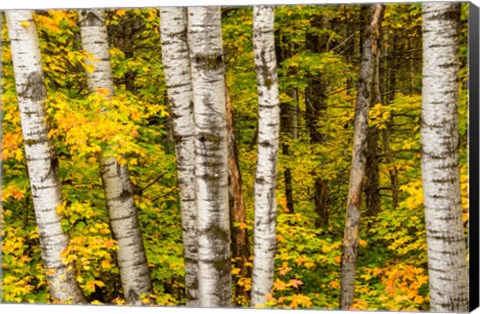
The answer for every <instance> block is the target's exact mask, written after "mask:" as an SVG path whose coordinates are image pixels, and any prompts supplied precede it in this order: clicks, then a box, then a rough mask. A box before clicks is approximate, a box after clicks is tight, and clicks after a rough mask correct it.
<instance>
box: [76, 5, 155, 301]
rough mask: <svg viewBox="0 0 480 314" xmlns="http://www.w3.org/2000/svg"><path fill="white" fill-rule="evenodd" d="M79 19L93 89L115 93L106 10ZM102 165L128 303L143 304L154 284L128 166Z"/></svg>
mask: <svg viewBox="0 0 480 314" xmlns="http://www.w3.org/2000/svg"><path fill="white" fill-rule="evenodd" d="M79 19H80V33H81V38H82V47H83V49H84V50H85V51H86V52H87V53H90V54H91V55H92V56H93V57H94V58H95V60H94V61H92V60H87V63H90V64H93V66H94V70H93V72H91V73H88V86H89V88H90V91H91V92H92V93H94V92H96V91H97V90H98V89H99V88H107V89H108V90H109V91H110V96H112V95H113V94H114V88H113V79H112V69H111V65H110V53H109V51H108V37H107V36H108V35H107V28H106V25H105V18H104V11H103V10H100V9H96V10H80V11H79ZM100 169H101V176H102V181H103V186H104V189H105V198H106V201H107V208H108V215H109V218H110V225H111V228H112V234H113V237H114V239H115V240H116V241H117V245H118V251H117V260H118V266H119V268H120V278H121V280H122V288H123V294H124V296H125V298H126V300H127V301H128V302H129V303H133V304H141V298H140V296H141V295H142V294H149V293H151V292H152V284H151V281H150V274H149V271H148V264H147V258H146V255H145V249H144V246H143V240H142V235H141V233H140V226H139V223H138V219H137V214H136V208H135V202H134V200H133V187H132V183H131V181H130V176H129V173H128V168H127V166H122V165H120V164H119V163H118V161H117V160H116V159H115V158H106V157H102V158H101V161H100Z"/></svg>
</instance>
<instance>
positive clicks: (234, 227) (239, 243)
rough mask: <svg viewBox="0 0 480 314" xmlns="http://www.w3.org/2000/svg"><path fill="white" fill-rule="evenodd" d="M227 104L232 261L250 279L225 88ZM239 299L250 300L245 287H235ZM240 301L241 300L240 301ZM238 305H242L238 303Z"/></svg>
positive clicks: (240, 184)
mask: <svg viewBox="0 0 480 314" xmlns="http://www.w3.org/2000/svg"><path fill="white" fill-rule="evenodd" d="M225 92H226V102H227V133H228V178H229V179H228V181H229V193H228V194H229V205H230V228H231V232H232V235H231V237H232V242H231V250H232V260H234V263H235V268H239V269H240V273H239V274H240V276H242V277H244V278H248V277H250V276H251V268H248V267H247V266H246V265H245V263H246V262H248V260H249V259H250V244H249V241H248V232H247V228H246V223H245V220H246V212H245V203H244V200H243V192H242V175H241V173H240V167H239V164H238V150H237V144H236V134H235V125H234V123H233V121H234V120H233V118H234V117H233V107H232V102H231V100H230V95H229V93H228V87H227V86H225ZM235 294H236V296H237V298H243V299H244V300H247V301H248V300H249V294H248V292H247V291H245V287H244V286H240V285H235ZM239 301H240V299H239ZM237 305H240V303H238V304H237Z"/></svg>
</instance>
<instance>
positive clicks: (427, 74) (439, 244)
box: [421, 2, 469, 312]
mask: <svg viewBox="0 0 480 314" xmlns="http://www.w3.org/2000/svg"><path fill="white" fill-rule="evenodd" d="M459 24H460V4H459V3H447V2H445V3H425V4H423V82H422V85H423V92H422V94H423V97H422V115H421V121H422V122H421V123H422V124H421V147H422V182H423V194H424V205H425V220H426V229H427V247H428V273H429V285H430V307H431V310H432V311H437V312H467V311H468V302H469V298H468V270H467V258H466V246H465V236H464V230H463V223H462V204H461V196H460V180H459V177H460V171H459V160H458V158H459V155H458V154H459V152H458V145H459V135H458V112H457V104H458V71H459V59H458V51H459V29H460V26H459Z"/></svg>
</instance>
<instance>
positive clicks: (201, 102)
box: [187, 7, 232, 307]
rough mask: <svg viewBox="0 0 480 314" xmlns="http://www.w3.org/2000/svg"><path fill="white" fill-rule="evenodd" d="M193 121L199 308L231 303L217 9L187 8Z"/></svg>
mask: <svg viewBox="0 0 480 314" xmlns="http://www.w3.org/2000/svg"><path fill="white" fill-rule="evenodd" d="M187 35H188V36H187V37H188V46H189V50H190V51H189V52H190V60H191V70H192V87H193V103H194V120H195V189H196V197H197V215H198V217H197V228H198V272H199V278H198V293H199V302H200V306H202V307H226V306H231V305H232V285H231V281H232V279H231V274H230V227H229V223H230V221H229V210H228V164H227V162H228V161H227V156H228V152H227V125H226V109H225V66H224V60H223V47H222V29H221V12H220V8H219V7H193V8H189V9H188V33H187Z"/></svg>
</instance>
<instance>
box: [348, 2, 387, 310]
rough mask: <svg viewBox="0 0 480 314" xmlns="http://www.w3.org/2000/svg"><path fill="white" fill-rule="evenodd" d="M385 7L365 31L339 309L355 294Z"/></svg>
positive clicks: (375, 9) (375, 10)
mask: <svg viewBox="0 0 480 314" xmlns="http://www.w3.org/2000/svg"><path fill="white" fill-rule="evenodd" d="M384 8H385V7H384V5H382V4H373V5H371V7H370V11H371V21H370V23H369V24H368V25H367V27H366V28H365V36H364V38H365V40H364V43H363V52H362V61H361V64H360V77H359V82H358V87H357V100H356V104H355V123H354V128H355V129H354V135H353V155H352V168H351V171H350V186H349V191H348V200H347V202H348V203H347V217H346V222H345V230H344V238H343V249H342V279H341V290H340V307H341V308H342V309H348V308H350V306H352V304H353V298H354V294H355V267H356V262H357V248H358V231H359V226H360V205H361V197H362V187H363V180H364V176H365V163H366V150H367V134H368V114H369V111H370V106H371V103H372V88H373V85H372V84H373V78H374V70H375V69H374V68H375V61H376V56H377V53H378V52H379V47H378V40H379V37H380V25H381V22H382V18H383V11H384Z"/></svg>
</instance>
